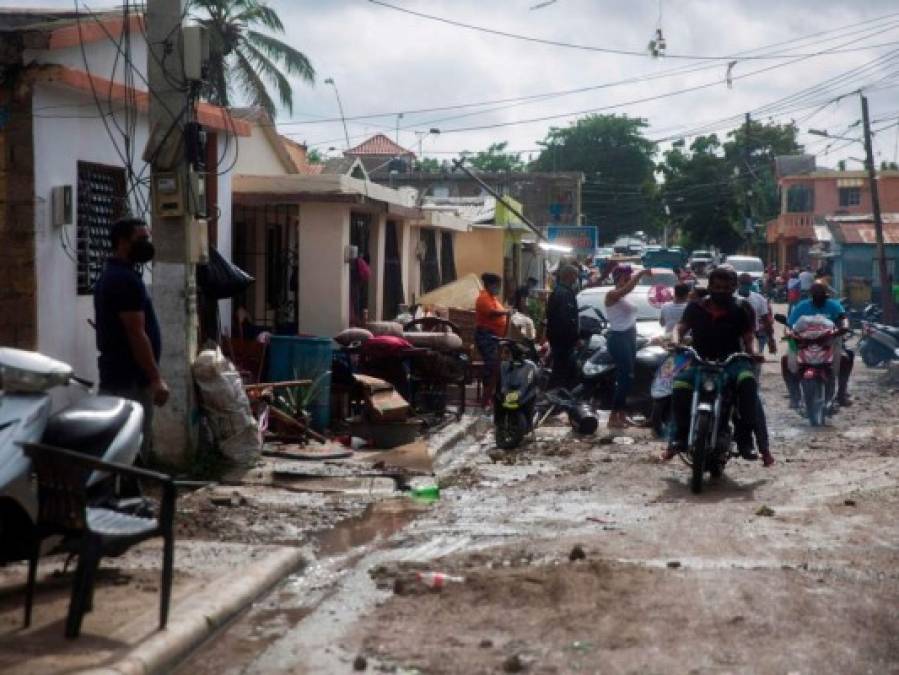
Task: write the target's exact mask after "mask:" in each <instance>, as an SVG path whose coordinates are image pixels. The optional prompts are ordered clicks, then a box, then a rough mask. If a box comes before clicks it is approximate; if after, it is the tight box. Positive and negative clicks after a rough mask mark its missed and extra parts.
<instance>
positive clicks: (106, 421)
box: [41, 396, 137, 457]
mask: <svg viewBox="0 0 899 675" xmlns="http://www.w3.org/2000/svg"><path fill="white" fill-rule="evenodd" d="M135 405H137V404H136V403H134V402H133V401H129V400H128V399H125V398H119V397H117V396H92V397H88V398H85V399H82V400H81V401H79V402H78V403H76V404H74V405H72V406H69V407H68V408H65V409H64V410H61V411H59V412H58V413H56V414H55V415H52V416H51V417H50V419H49V420H47V428H46V429H45V431H44V436H43V438H42V439H41V440H42V442H43V443H45V444H47V445H53V446H56V447H59V448H65V449H67V450H74V451H75V452H81V453H84V454H86V455H92V456H94V457H102V456H103V454H104V453H105V452H106V450H107V448H109V446H110V444H111V443H112V441H113V440H114V439H115V437H116V435H117V434H118V433H119V431H120V430H121V429H122V427H123V426H125V423H126V422H127V421H128V418H129V417H130V416H131V413H132V411H133V410H134V406H135Z"/></svg>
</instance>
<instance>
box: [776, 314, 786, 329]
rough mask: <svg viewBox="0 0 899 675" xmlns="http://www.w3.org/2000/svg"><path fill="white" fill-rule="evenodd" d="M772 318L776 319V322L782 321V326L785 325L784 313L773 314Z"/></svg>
mask: <svg viewBox="0 0 899 675" xmlns="http://www.w3.org/2000/svg"><path fill="white" fill-rule="evenodd" d="M774 320H775V321H777V323H782V324H783V325H784V326H786V325H787V317H786V315H785V314H775V315H774Z"/></svg>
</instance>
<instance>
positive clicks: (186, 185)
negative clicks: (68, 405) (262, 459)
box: [146, 0, 199, 465]
mask: <svg viewBox="0 0 899 675" xmlns="http://www.w3.org/2000/svg"><path fill="white" fill-rule="evenodd" d="M183 17H184V0H147V13H146V26H147V43H148V49H149V50H151V54H150V55H149V56H148V58H147V68H148V83H149V88H150V94H149V102H150V108H149V122H150V130H151V134H152V135H154V136H156V137H157V140H158V141H159V140H162V139H164V141H163V142H161V143H160V145H162V146H165V145H166V144H172V143H173V142H174V146H172V145H169V146H168V148H169V149H167V150H161V151H158V152H153V153H152V155H151V164H152V166H151V170H152V173H151V192H152V195H151V196H152V200H151V201H152V202H153V207H152V221H151V225H152V232H153V241H154V243H155V245H156V257H155V260H154V262H153V283H152V293H153V305H154V307H155V309H156V314H157V316H158V318H159V325H160V327H161V329H162V359H161V363H160V370H161V372H162V377H163V378H164V379H165V381H166V382H167V383H168V385H169V388H170V390H171V395H170V398H169V401H168V403H167V404H166V405H165V406H163V407H162V408H158V409H157V410H156V414H155V420H154V436H153V441H154V443H153V449H154V453H155V454H156V455H157V457H158V458H159V459H161V460H163V461H164V462H166V463H171V464H174V465H183V464H184V462H185V460H186V459H187V457H188V456H189V453H190V452H191V450H192V448H193V447H195V443H194V442H193V439H194V438H195V437H196V434H195V433H194V431H195V426H194V425H192V423H191V417H192V411H193V409H194V405H195V403H194V396H193V379H192V376H191V370H190V365H191V362H192V361H193V359H194V357H195V356H196V353H197V334H198V329H199V320H198V317H197V289H196V281H195V279H196V276H195V270H196V265H195V264H194V263H193V262H192V260H191V239H192V237H196V236H197V234H198V232H197V230H198V227H199V225H198V224H197V223H194V221H193V218H192V213H193V212H194V211H193V209H192V208H190V205H189V202H190V192H191V189H192V188H191V186H190V182H189V173H188V165H187V160H186V158H185V153H184V151H183V150H179V149H178V141H180V140H182V139H183V136H184V124H185V122H187V121H190V120H192V119H193V118H194V114H193V111H192V110H190V109H189V106H190V97H189V95H188V91H187V86H186V83H184V79H185V78H184V69H183V62H184V52H183V45H182V40H181V23H182V20H183ZM182 112H183V113H184V114H183V115H182ZM172 147H174V149H171V148H172ZM179 199H180V202H181V207H180V208H178V207H177V206H173V204H175V205H176V204H177V202H178V201H179ZM163 202H165V204H164V205H163Z"/></svg>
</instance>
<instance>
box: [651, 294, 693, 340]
mask: <svg viewBox="0 0 899 675" xmlns="http://www.w3.org/2000/svg"><path fill="white" fill-rule="evenodd" d="M688 295H690V286H689V285H688V284H685V283H680V284H677V286H675V287H674V300H673V301H671V302H666V303H665V304H664V305H662V312H661V315H660V316H659V324H661V326H662V327H663V328H664V329H665V335H666V336H672V335H674V329H675V328H677V324H678V323H680V320H681V317H682V316H683V315H684V310H685V309H686V308H687V296H688Z"/></svg>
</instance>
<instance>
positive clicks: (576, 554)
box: [568, 544, 587, 562]
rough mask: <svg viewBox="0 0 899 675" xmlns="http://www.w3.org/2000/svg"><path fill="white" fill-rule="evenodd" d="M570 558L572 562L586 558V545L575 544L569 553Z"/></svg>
mask: <svg viewBox="0 0 899 675" xmlns="http://www.w3.org/2000/svg"><path fill="white" fill-rule="evenodd" d="M568 559H569V560H570V561H571V562H575V561H576V560H586V559H587V553H586V551H584V547H583V546H581V545H580V544H575V545H574V547H573V548H572V549H571V553H569V554H568Z"/></svg>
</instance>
